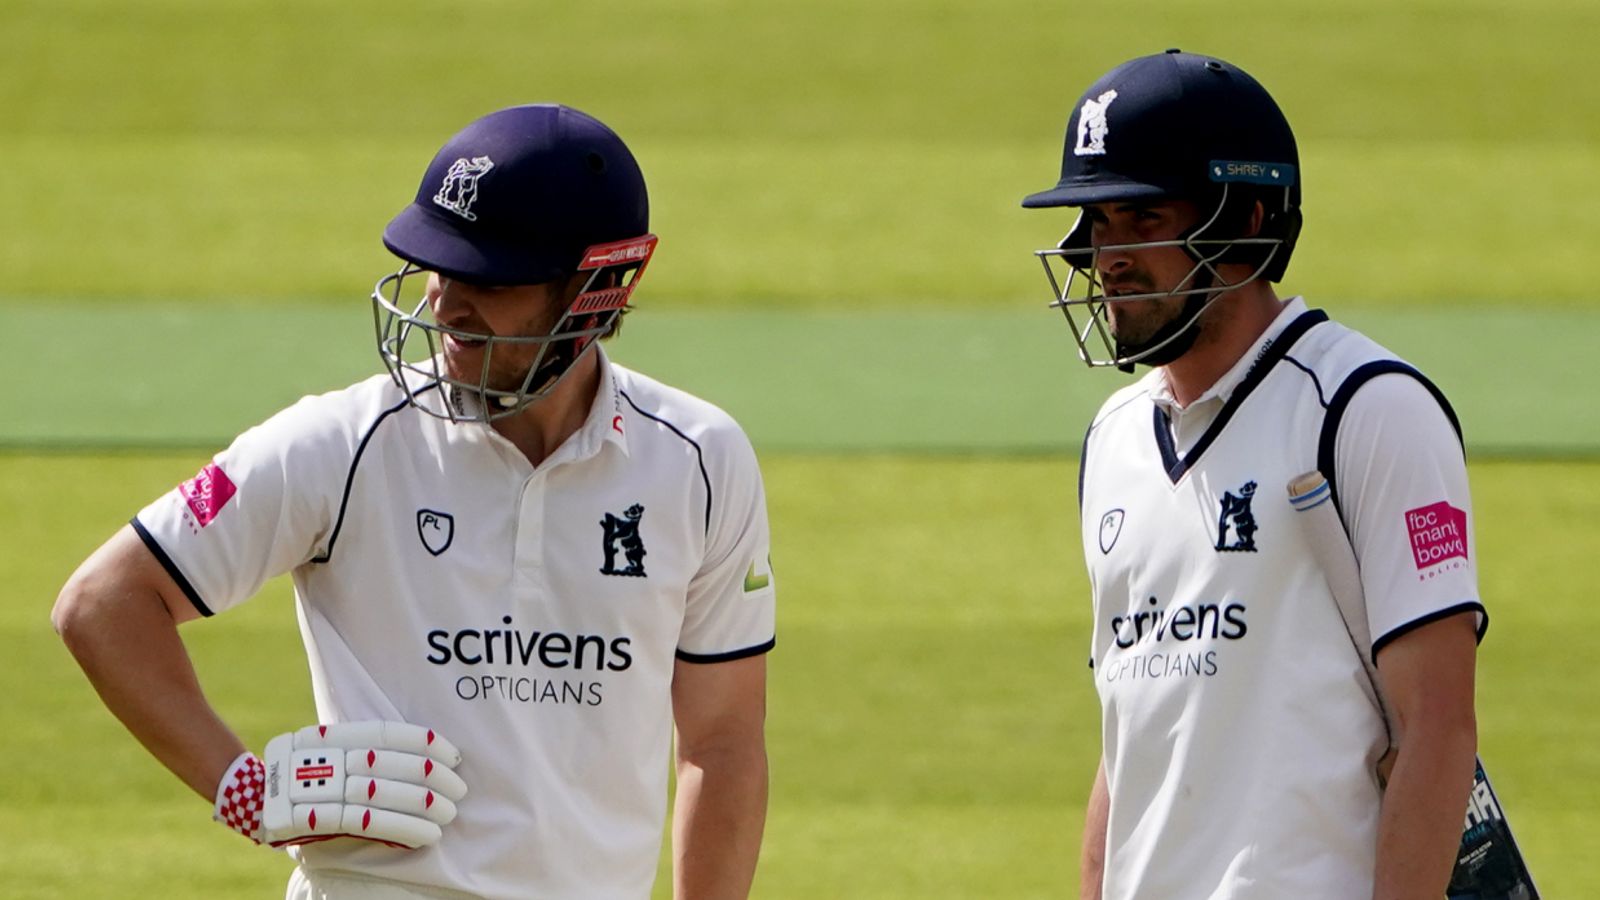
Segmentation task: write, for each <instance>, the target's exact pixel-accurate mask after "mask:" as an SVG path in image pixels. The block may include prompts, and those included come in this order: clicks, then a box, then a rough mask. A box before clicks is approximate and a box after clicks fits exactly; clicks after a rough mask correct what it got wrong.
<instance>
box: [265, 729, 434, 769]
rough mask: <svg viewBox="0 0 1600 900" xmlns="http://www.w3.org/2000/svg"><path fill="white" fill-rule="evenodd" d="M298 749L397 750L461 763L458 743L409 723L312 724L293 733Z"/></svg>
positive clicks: (431, 730)
mask: <svg viewBox="0 0 1600 900" xmlns="http://www.w3.org/2000/svg"><path fill="white" fill-rule="evenodd" d="M294 746H295V749H297V750H299V749H308V748H312V747H338V748H341V749H344V750H367V749H373V750H397V751H399V752H401V753H411V754H415V755H417V756H427V757H431V758H433V759H436V760H438V761H439V762H442V763H444V764H445V765H447V766H458V765H460V764H461V751H460V750H457V749H456V745H455V744H452V743H450V742H449V741H447V740H445V739H444V735H441V734H436V733H434V731H433V729H431V728H423V727H422V726H421V725H412V724H410V723H409V722H336V723H334V724H332V725H311V726H308V727H306V728H302V729H300V730H299V731H296V732H295V733H294Z"/></svg>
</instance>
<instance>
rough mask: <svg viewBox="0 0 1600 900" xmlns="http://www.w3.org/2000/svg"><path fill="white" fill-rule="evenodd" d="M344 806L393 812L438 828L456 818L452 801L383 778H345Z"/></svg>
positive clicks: (430, 791)
mask: <svg viewBox="0 0 1600 900" xmlns="http://www.w3.org/2000/svg"><path fill="white" fill-rule="evenodd" d="M344 802H345V803H346V804H352V805H355V806H370V807H372V808H373V809H381V810H391V811H393V812H397V813H405V814H406V815H409V816H421V817H422V818H424V819H427V820H428V821H430V822H433V823H434V824H436V825H448V824H450V821H451V820H452V819H454V818H455V817H456V805H455V803H453V802H451V800H450V798H449V797H446V796H445V795H444V794H441V793H438V792H436V791H434V790H432V789H431V788H425V787H421V786H419V785H415V784H406V783H405V782H403V781H389V780H388V779H384V778H365V777H362V776H360V775H346V776H345V779H344Z"/></svg>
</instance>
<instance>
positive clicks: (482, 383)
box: [372, 235, 656, 422]
mask: <svg viewBox="0 0 1600 900" xmlns="http://www.w3.org/2000/svg"><path fill="white" fill-rule="evenodd" d="M655 244H656V237H655V235H645V236H643V237H640V238H634V239H630V240H628V241H618V242H616V243H614V244H604V245H597V246H595V247H591V248H589V250H587V251H586V252H585V254H584V260H583V262H582V264H580V266H579V268H578V271H579V272H580V273H583V272H587V275H588V277H587V279H586V280H585V282H584V285H583V288H582V290H581V291H580V292H579V293H578V295H577V297H576V298H575V299H574V300H573V301H572V302H571V303H570V304H568V305H567V307H566V309H565V310H564V311H563V312H562V314H561V316H560V318H559V319H558V320H557V321H556V323H555V324H554V325H553V326H552V327H551V329H550V331H549V333H547V334H543V335H516V336H509V335H493V334H483V333H478V332H471V331H464V330H461V329H457V328H451V327H449V326H446V325H441V324H439V323H438V322H437V321H435V320H434V318H433V314H432V310H431V308H430V306H429V304H428V299H427V293H426V291H425V290H423V289H420V288H418V287H417V285H418V284H419V283H420V284H423V285H425V284H426V277H427V274H428V273H427V270H425V269H422V268H420V267H418V266H416V265H413V264H410V263H407V264H406V265H405V266H404V267H403V268H401V269H400V270H399V271H398V272H395V273H393V274H390V275H387V276H384V277H383V278H382V279H380V280H379V281H378V283H377V285H376V286H375V287H374V288H373V291H372V314H373V328H374V331H375V335H376V338H377V344H378V356H379V358H381V359H382V360H383V365H384V368H385V369H386V370H388V372H389V375H390V377H391V378H393V379H394V381H395V384H397V385H399V387H400V389H401V390H403V391H404V392H405V393H406V396H407V398H408V399H409V400H410V402H411V405H412V406H415V407H416V408H417V409H419V410H421V411H423V412H425V413H427V414H429V415H431V416H435V417H438V418H441V419H448V420H450V421H452V422H493V421H495V420H496V419H502V418H505V417H507V416H513V415H516V414H517V413H519V412H522V411H523V410H525V409H527V408H528V407H529V406H531V405H533V404H534V403H536V402H537V401H538V400H539V399H540V398H542V397H545V396H546V395H548V394H549V393H550V392H551V391H553V390H555V388H556V386H557V385H558V384H560V383H561V381H562V379H564V378H566V376H567V374H568V373H570V372H571V371H572V368H573V365H574V364H575V363H576V362H577V361H578V360H579V359H581V358H582V357H583V355H584V354H585V353H588V352H590V351H591V350H593V349H594V347H595V344H596V342H597V341H598V340H599V339H600V338H601V337H603V336H605V335H607V334H609V333H610V331H611V329H612V326H613V325H614V324H615V322H616V320H617V318H618V317H619V316H621V315H622V312H623V311H624V310H625V309H627V306H628V301H629V299H630V298H631V297H632V295H633V290H634V287H635V286H636V285H637V284H638V281H639V277H640V275H641V274H642V273H643V271H644V267H645V263H646V262H647V261H648V260H649V258H650V255H651V253H652V252H653V251H654V249H655ZM608 274H614V275H615V278H614V279H611V278H605V277H603V276H606V275H608ZM446 335H450V336H454V337H457V338H460V339H463V340H469V341H481V342H482V344H483V362H482V365H481V366H480V367H479V371H478V372H477V376H476V378H471V377H457V376H454V375H452V374H451V373H450V371H449V370H448V368H447V367H446V364H445V359H444V347H443V343H444V341H443V339H444V337H445V336H446ZM527 348H533V349H534V355H533V359H532V361H531V363H530V364H529V365H528V367H527V371H526V372H525V373H524V374H523V375H522V379H521V382H520V383H519V384H516V385H513V386H509V387H508V386H505V385H504V384H502V385H500V386H495V385H492V384H491V383H490V379H491V373H492V372H493V366H494V361H495V359H496V358H497V357H496V354H499V358H501V359H504V358H505V354H507V353H512V352H515V351H525V350H526V349H527ZM520 355H522V354H520V353H519V356H520ZM434 387H437V388H439V397H438V399H437V402H433V401H431V400H429V399H425V398H424V397H423V395H424V394H426V393H427V392H428V390H429V389H430V388H434Z"/></svg>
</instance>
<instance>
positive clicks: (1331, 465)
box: [1317, 359, 1466, 530]
mask: <svg viewBox="0 0 1600 900" xmlns="http://www.w3.org/2000/svg"><path fill="white" fill-rule="evenodd" d="M1391 373H1393V374H1400V375H1409V376H1411V377H1412V378H1415V379H1416V380H1417V381H1419V382H1421V383H1422V386H1423V387H1425V388H1427V389H1428V393H1430V394H1432V395H1433V399H1435V400H1437V401H1439V407H1440V408H1441V409H1443V410H1444V414H1445V416H1446V417H1448V418H1449V419H1450V426H1451V427H1452V428H1454V429H1455V430H1456V440H1458V441H1462V450H1461V452H1462V453H1466V443H1465V440H1464V439H1463V438H1462V435H1461V421H1460V420H1459V419H1457V418H1456V411H1455V410H1454V409H1452V408H1451V407H1450V401H1449V400H1446V399H1445V396H1444V392H1443V391H1441V390H1439V388H1438V387H1436V386H1435V385H1434V383H1433V382H1431V381H1429V380H1428V379H1427V378H1426V377H1425V376H1424V375H1423V374H1422V373H1421V372H1418V371H1417V370H1416V369H1413V368H1412V367H1410V366H1408V365H1406V364H1405V363H1403V362H1401V361H1399V360H1397V359H1380V360H1376V361H1374V362H1369V363H1366V364H1365V365H1361V366H1358V367H1356V370H1355V371H1354V372H1351V373H1350V374H1349V376H1347V377H1346V378H1345V380H1344V382H1343V383H1342V384H1340V385H1339V389H1338V390H1336V391H1334V392H1333V399H1332V400H1329V401H1328V412H1327V414H1326V415H1324V416H1323V417H1322V433H1321V434H1320V435H1319V436H1318V438H1317V471H1319V472H1321V473H1322V477H1323V478H1325V479H1327V481H1328V490H1329V493H1331V494H1332V496H1333V508H1334V509H1337V510H1338V511H1339V517H1340V518H1341V519H1343V518H1344V506H1343V505H1342V504H1340V502H1339V485H1338V481H1337V478H1336V474H1337V473H1336V469H1337V466H1336V465H1335V462H1336V461H1335V459H1334V448H1335V445H1336V444H1337V443H1338V439H1339V424H1340V422H1342V421H1343V420H1344V414H1345V410H1347V409H1349V407H1350V401H1351V400H1353V399H1355V395H1356V391H1357V390H1359V389H1360V388H1361V386H1362V385H1364V384H1366V383H1367V382H1369V381H1371V380H1372V379H1374V378H1377V377H1378V376H1379V375H1388V374H1391ZM1346 530H1348V525H1347V526H1346Z"/></svg>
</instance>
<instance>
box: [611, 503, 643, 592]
mask: <svg viewBox="0 0 1600 900" xmlns="http://www.w3.org/2000/svg"><path fill="white" fill-rule="evenodd" d="M643 518H644V507H643V506H641V505H640V504H638V503H635V504H634V505H632V506H630V507H628V508H627V509H626V510H623V513H622V517H621V518H618V517H617V516H614V515H612V514H611V513H606V517H605V518H604V519H601V520H600V527H601V528H603V529H605V535H604V543H603V545H602V546H603V548H604V550H605V554H606V564H605V565H603V566H601V567H600V572H601V573H602V574H605V575H627V576H630V577H634V578H644V577H645V572H644V555H645V551H644V539H643V538H641V537H640V536H639V520H641V519H643ZM618 552H621V554H622V557H623V559H625V560H627V565H626V566H623V567H622V568H620V569H619V568H617V554H618Z"/></svg>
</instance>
